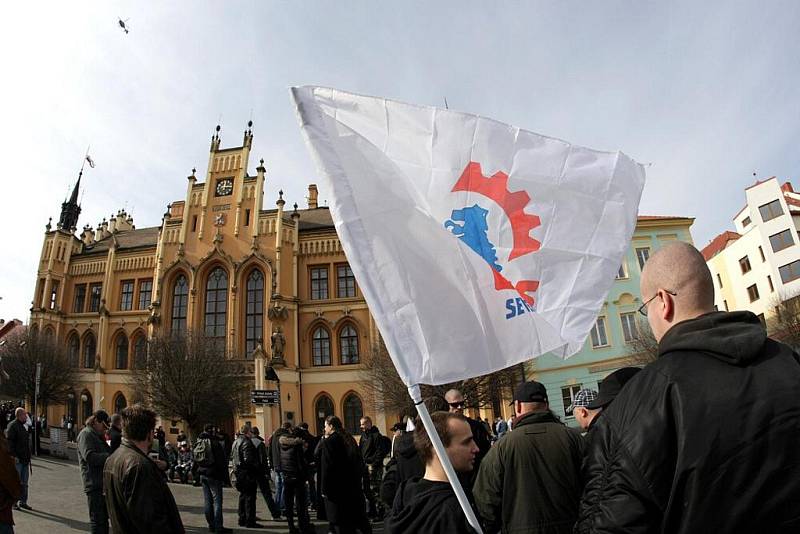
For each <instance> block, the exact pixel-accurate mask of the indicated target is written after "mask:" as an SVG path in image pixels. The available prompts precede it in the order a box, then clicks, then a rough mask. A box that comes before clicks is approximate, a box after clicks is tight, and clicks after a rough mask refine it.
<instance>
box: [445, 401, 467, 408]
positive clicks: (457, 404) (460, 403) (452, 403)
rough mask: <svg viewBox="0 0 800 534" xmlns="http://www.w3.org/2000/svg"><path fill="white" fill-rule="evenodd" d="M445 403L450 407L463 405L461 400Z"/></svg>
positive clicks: (461, 406)
mask: <svg viewBox="0 0 800 534" xmlns="http://www.w3.org/2000/svg"><path fill="white" fill-rule="evenodd" d="M447 404H449V405H450V407H451V408H463V407H464V401H461V402H448V403H447Z"/></svg>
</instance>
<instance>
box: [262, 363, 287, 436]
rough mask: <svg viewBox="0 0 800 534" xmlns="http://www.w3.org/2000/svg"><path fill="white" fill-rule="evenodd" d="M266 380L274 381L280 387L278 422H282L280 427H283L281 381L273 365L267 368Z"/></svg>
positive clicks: (265, 372)
mask: <svg viewBox="0 0 800 534" xmlns="http://www.w3.org/2000/svg"><path fill="white" fill-rule="evenodd" d="M264 380H273V381H274V382H275V383H276V384H277V385H278V421H280V425H281V426H283V405H282V403H281V379H280V378H279V377H278V373H276V372H275V368H274V367H272V366H271V365H270V366H268V367H267V368H266V370H265V371H264Z"/></svg>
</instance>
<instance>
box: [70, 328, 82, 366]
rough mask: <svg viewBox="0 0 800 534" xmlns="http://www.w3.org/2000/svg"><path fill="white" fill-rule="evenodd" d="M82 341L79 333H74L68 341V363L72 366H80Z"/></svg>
mask: <svg viewBox="0 0 800 534" xmlns="http://www.w3.org/2000/svg"><path fill="white" fill-rule="evenodd" d="M80 352H81V342H80V341H79V340H78V334H72V335H71V336H69V340H68V341H67V363H68V365H69V366H70V367H78V364H79V363H80Z"/></svg>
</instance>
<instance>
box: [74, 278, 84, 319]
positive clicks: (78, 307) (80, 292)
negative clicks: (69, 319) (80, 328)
mask: <svg viewBox="0 0 800 534" xmlns="http://www.w3.org/2000/svg"><path fill="white" fill-rule="evenodd" d="M84 308H86V284H81V285H79V286H75V300H74V301H73V303H72V311H73V312H74V313H83V310H84Z"/></svg>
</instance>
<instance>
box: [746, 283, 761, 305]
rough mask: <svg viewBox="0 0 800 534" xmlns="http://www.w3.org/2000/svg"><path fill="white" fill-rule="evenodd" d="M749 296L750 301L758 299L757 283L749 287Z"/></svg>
mask: <svg viewBox="0 0 800 534" xmlns="http://www.w3.org/2000/svg"><path fill="white" fill-rule="evenodd" d="M747 296H748V297H750V302H755V301H757V300H758V286H757V285H756V284H753V285H752V286H750V287H748V288H747Z"/></svg>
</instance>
